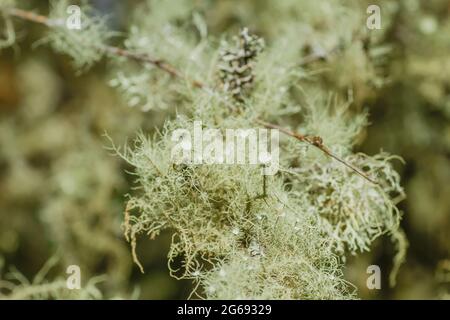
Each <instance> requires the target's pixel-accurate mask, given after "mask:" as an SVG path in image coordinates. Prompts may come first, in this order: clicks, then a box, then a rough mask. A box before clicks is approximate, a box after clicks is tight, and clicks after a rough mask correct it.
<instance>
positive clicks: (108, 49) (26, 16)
mask: <svg viewBox="0 0 450 320" xmlns="http://www.w3.org/2000/svg"><path fill="white" fill-rule="evenodd" d="M6 14H9V15H10V16H13V17H16V18H20V19H23V20H27V21H30V22H35V23H39V24H42V25H45V26H47V27H50V28H51V27H64V20H61V19H50V18H49V17H47V16H43V15H40V14H36V13H34V12H31V11H26V10H21V9H17V8H10V9H8V10H6ZM98 49H99V50H101V51H103V52H104V53H107V54H110V55H113V56H117V57H125V58H127V59H129V60H132V61H136V62H139V63H148V64H152V65H154V66H155V67H157V68H159V69H161V70H163V71H165V72H167V73H168V74H170V75H171V76H172V77H175V78H180V79H185V80H187V78H186V77H185V76H184V75H182V74H181V73H180V72H179V71H178V70H177V69H176V68H175V67H173V66H172V65H171V64H169V63H167V62H166V61H164V60H162V59H156V58H153V57H151V56H150V55H148V54H141V53H136V52H132V51H129V50H126V49H123V48H119V47H115V46H109V45H105V44H98ZM189 82H191V84H192V85H193V86H194V87H196V88H203V87H204V85H203V84H202V83H201V82H199V81H197V80H190V81H189Z"/></svg>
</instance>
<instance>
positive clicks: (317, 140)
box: [255, 119, 378, 184]
mask: <svg viewBox="0 0 450 320" xmlns="http://www.w3.org/2000/svg"><path fill="white" fill-rule="evenodd" d="M255 122H256V123H258V124H260V125H262V126H264V127H266V128H268V129H276V130H279V131H280V132H282V133H284V134H286V135H288V136H291V137H293V138H295V139H297V140H299V141H302V142H306V143H308V144H310V145H312V146H314V147H316V148H317V149H319V150H320V151H322V152H323V153H325V154H326V155H328V156H329V157H331V158H333V159H335V160H337V161H338V162H340V163H342V164H343V165H344V166H346V167H347V168H349V169H351V170H352V171H353V172H355V173H357V174H358V175H360V176H361V177H363V178H364V179H366V180H367V181H370V182H371V183H373V184H378V182H377V181H375V180H373V179H372V178H370V177H369V176H368V175H367V174H366V173H364V172H363V171H362V170H361V169H359V168H357V167H355V166H354V165H352V164H351V163H348V162H347V161H345V160H344V159H342V158H340V157H338V156H337V155H335V154H334V153H333V152H331V150H330V149H328V148H327V147H326V146H325V145H324V144H323V140H322V138H321V137H318V136H307V135H302V134H300V133H298V132H294V131H291V130H288V129H286V128H283V127H281V126H279V125H276V124H273V123H269V122H265V121H263V120H260V119H256V120H255Z"/></svg>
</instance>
